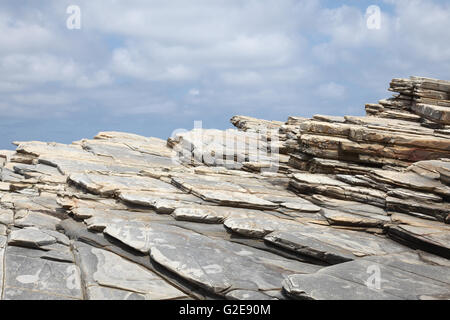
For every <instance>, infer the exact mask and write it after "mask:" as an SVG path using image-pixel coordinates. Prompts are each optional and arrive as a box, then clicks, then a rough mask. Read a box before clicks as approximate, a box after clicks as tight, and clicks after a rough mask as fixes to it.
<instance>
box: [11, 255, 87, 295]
mask: <svg viewBox="0 0 450 320" xmlns="http://www.w3.org/2000/svg"><path fill="white" fill-rule="evenodd" d="M21 249H22V250H21V255H16V254H14V251H12V252H11V253H10V252H9V250H7V252H6V259H5V260H6V263H5V279H6V280H5V287H4V290H5V293H4V294H5V296H8V295H9V294H10V293H9V292H10V291H14V290H16V289H23V290H32V291H36V292H42V293H46V294H50V295H56V296H60V297H65V298H72V299H82V298H83V296H82V291H81V278H80V270H79V269H78V267H77V266H76V265H74V264H71V263H61V262H55V261H50V260H46V259H40V258H36V257H33V255H34V251H38V250H32V249H24V248H21ZM28 252H29V254H28Z"/></svg>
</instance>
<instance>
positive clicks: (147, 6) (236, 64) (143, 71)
mask: <svg viewBox="0 0 450 320" xmlns="http://www.w3.org/2000/svg"><path fill="white" fill-rule="evenodd" d="M343 3H344V4H336V3H334V2H333V5H332V6H330V5H329V4H330V2H329V1H319V0H279V1H272V0H246V1H244V0H215V1H210V0H192V1H189V2H186V1H185V0H171V1H163V0H150V1H149V0H145V1H144V0H134V1H127V2H125V1H108V2H100V1H87V0H79V1H77V4H78V5H79V6H80V8H81V12H82V21H81V23H82V24H81V30H67V28H66V19H67V18H68V15H67V13H66V8H67V6H68V5H69V4H72V3H69V2H68V1H56V0H55V1H47V2H45V4H35V3H33V2H28V1H21V0H18V1H17V5H16V2H14V3H13V2H9V1H4V2H2V3H1V4H0V12H1V13H0V93H1V95H2V104H1V108H2V111H3V112H4V116H2V120H0V121H9V120H8V119H13V118H20V117H28V118H30V119H32V118H33V117H34V118H41V117H42V116H43V115H45V117H47V118H52V117H64V116H65V117H67V118H69V117H73V116H74V115H78V116H79V117H82V115H83V116H84V114H89V113H92V112H98V113H100V114H104V115H105V117H106V116H111V117H113V118H114V117H117V118H120V117H121V116H123V115H127V116H133V115H134V116H137V115H146V116H148V117H155V116H156V115H161V116H166V115H169V114H170V115H171V116H170V118H169V120H168V121H169V122H168V123H167V124H166V125H167V126H169V127H170V126H172V123H170V121H174V123H175V121H191V120H192V119H194V118H196V119H200V118H208V119H211V121H213V123H214V125H216V126H225V125H226V124H227V121H228V118H229V117H230V116H231V115H233V113H240V114H249V115H253V116H260V117H266V118H274V119H279V120H284V119H286V118H287V116H288V115H306V116H307V115H310V114H313V113H314V110H316V109H319V108H320V110H321V113H330V114H342V113H343V112H348V113H354V114H358V113H361V112H362V110H363V105H364V103H366V102H376V101H377V100H378V99H380V98H384V97H386V95H388V93H387V92H386V86H387V83H388V81H389V80H390V79H391V78H393V77H399V76H409V75H413V74H414V75H424V76H431V77H437V78H446V77H447V78H448V74H450V34H449V32H448V30H450V4H448V2H446V1H438V0H434V1H425V0H412V1H406V0H398V1H393V0H385V1H382V2H378V4H379V6H380V7H381V12H382V16H381V18H382V20H381V22H382V23H381V29H380V30H369V29H368V28H367V25H366V19H367V16H366V6H365V5H363V4H361V3H362V2H355V1H344V2H343ZM364 3H365V2H364ZM24 4H27V5H26V6H25V5H24ZM370 4H372V3H370ZM367 5H369V3H368V4H367ZM62 105H65V107H64V106H63V107H62ZM5 110H8V112H5ZM205 111H207V112H205ZM217 119H221V120H217ZM206 120H207V119H205V122H206ZM105 121H107V120H105ZM129 121H131V120H129ZM178 123H179V122H177V125H178ZM0 125H1V123H0ZM18 130H19V129H18ZM61 130H64V128H62V129H61Z"/></svg>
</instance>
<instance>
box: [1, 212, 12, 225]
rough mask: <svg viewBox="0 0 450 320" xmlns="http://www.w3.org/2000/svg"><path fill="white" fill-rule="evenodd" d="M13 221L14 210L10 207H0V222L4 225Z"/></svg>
mask: <svg viewBox="0 0 450 320" xmlns="http://www.w3.org/2000/svg"><path fill="white" fill-rule="evenodd" d="M13 222H14V211H13V210H11V209H4V208H0V224H3V225H5V226H8V225H11V224H13Z"/></svg>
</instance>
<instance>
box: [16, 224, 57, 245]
mask: <svg viewBox="0 0 450 320" xmlns="http://www.w3.org/2000/svg"><path fill="white" fill-rule="evenodd" d="M53 243H56V238H55V237H52V236H50V235H48V234H46V233H44V232H42V231H40V230H39V229H36V228H24V229H19V230H13V231H12V232H11V234H10V236H9V241H8V244H9V245H12V246H22V247H31V248H39V247H42V246H45V245H50V244H53Z"/></svg>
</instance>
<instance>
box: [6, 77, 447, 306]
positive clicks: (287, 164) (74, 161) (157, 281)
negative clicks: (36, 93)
mask: <svg viewBox="0 0 450 320" xmlns="http://www.w3.org/2000/svg"><path fill="white" fill-rule="evenodd" d="M390 90H391V91H394V92H398V95H397V96H394V97H393V98H390V99H387V100H381V101H380V102H379V104H372V105H367V106H366V111H367V114H368V115H367V116H366V117H352V116H346V117H338V116H324V115H316V116H314V117H313V118H311V119H307V118H301V117H290V118H289V119H288V121H287V122H286V123H282V122H278V121H266V120H260V119H255V118H251V117H244V116H236V117H233V118H232V120H231V122H232V123H233V124H234V125H235V126H236V128H237V129H230V130H226V131H220V130H211V129H209V130H204V129H194V130H193V131H190V132H184V133H180V134H178V135H176V136H174V137H171V138H169V139H168V140H167V141H164V140H160V139H156V138H148V137H142V136H138V135H134V134H127V133H118V132H102V133H99V134H98V135H97V136H96V137H94V139H84V140H81V141H76V142H74V143H72V144H70V145H65V144H58V143H45V142H37V141H31V142H15V144H16V146H17V148H16V151H0V168H1V169H0V180H1V181H0V295H1V296H0V297H1V299H91V300H95V299H136V300H144V299H171V300H174V299H217V298H219V299H292V298H293V299H448V298H449V297H450V263H449V259H450V226H449V223H450V204H449V199H450V187H449V182H450V160H449V159H450V156H449V153H450V139H449V138H448V135H447V133H446V130H447V128H446V124H447V123H446V121H447V120H446V119H447V118H446V117H447V116H446V112H447V111H446V110H447V109H446V108H449V107H450V106H449V105H447V103H448V100H449V99H448V95H447V94H448V93H449V82H447V81H440V80H432V79H425V78H417V77H413V78H411V79H394V80H393V81H392V83H391V88H390Z"/></svg>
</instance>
